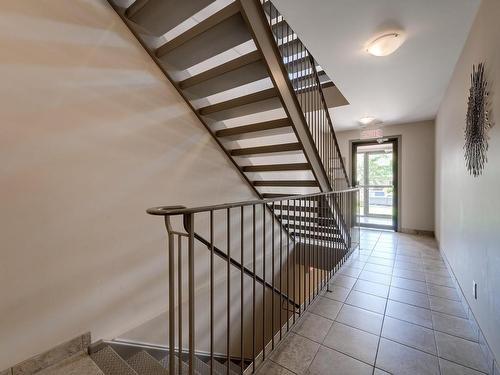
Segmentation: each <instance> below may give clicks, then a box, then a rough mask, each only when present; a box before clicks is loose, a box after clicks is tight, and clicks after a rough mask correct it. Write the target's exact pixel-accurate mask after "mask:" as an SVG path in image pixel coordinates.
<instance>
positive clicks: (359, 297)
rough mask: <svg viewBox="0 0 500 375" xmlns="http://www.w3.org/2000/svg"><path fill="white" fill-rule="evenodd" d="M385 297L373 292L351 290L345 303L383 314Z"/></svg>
mask: <svg viewBox="0 0 500 375" xmlns="http://www.w3.org/2000/svg"><path fill="white" fill-rule="evenodd" d="M386 302H387V299H385V298H382V297H377V296H374V295H373V294H367V293H363V292H360V291H357V290H351V293H350V294H349V297H347V299H346V301H345V303H347V304H349V305H352V306H356V307H359V308H362V309H365V310H369V311H373V312H376V313H378V314H384V311H385V304H386Z"/></svg>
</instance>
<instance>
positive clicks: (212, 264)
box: [179, 210, 214, 375]
mask: <svg viewBox="0 0 500 375" xmlns="http://www.w3.org/2000/svg"><path fill="white" fill-rule="evenodd" d="M179 366H181V364H179ZM179 368H182V367H179ZM213 371H214V211H213V210H210V375H212V374H213Z"/></svg>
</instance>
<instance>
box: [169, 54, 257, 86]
mask: <svg viewBox="0 0 500 375" xmlns="http://www.w3.org/2000/svg"><path fill="white" fill-rule="evenodd" d="M261 60H262V54H261V53H260V51H258V50H257V51H253V52H250V53H247V54H246V55H243V56H240V57H238V58H236V59H233V60H230V61H228V62H226V63H224V64H221V65H219V66H216V67H215V68H212V69H209V70H206V71H204V72H202V73H200V74H197V75H195V76H192V77H189V78H186V79H185V80H184V81H181V82H179V87H180V88H181V89H187V88H188V87H191V86H195V85H198V84H200V83H201V82H205V81H208V80H210V79H212V78H215V77H219V76H221V75H223V74H226V73H229V72H233V71H235V70H238V69H240V68H242V67H244V66H246V65H248V64H251V63H254V62H257V61H261Z"/></svg>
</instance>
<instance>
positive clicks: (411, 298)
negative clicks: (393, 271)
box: [389, 286, 430, 309]
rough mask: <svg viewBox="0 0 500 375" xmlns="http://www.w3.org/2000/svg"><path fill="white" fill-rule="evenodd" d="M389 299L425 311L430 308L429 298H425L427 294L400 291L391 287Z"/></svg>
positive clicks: (405, 290)
mask: <svg viewBox="0 0 500 375" xmlns="http://www.w3.org/2000/svg"><path fill="white" fill-rule="evenodd" d="M389 299H391V300H393V301H398V302H403V303H407V304H408V305H413V306H418V307H423V308H425V309H428V308H430V305H429V298H428V297H427V294H423V293H419V292H414V291H411V290H407V289H400V288H395V287H392V286H391V290H390V291H389Z"/></svg>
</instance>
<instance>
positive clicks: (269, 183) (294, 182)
mask: <svg viewBox="0 0 500 375" xmlns="http://www.w3.org/2000/svg"><path fill="white" fill-rule="evenodd" d="M253 184H254V186H295V187H315V186H318V182H317V181H315V180H261V181H253Z"/></svg>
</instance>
